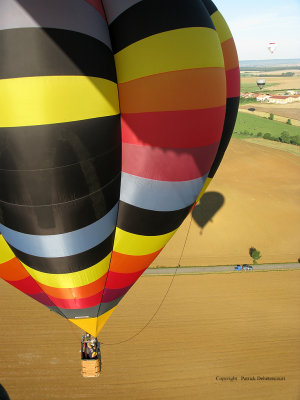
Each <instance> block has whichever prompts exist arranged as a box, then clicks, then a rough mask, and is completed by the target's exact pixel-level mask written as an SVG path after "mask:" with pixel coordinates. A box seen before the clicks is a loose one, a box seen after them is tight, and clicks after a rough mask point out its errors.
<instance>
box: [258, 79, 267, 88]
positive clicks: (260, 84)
mask: <svg viewBox="0 0 300 400" xmlns="http://www.w3.org/2000/svg"><path fill="white" fill-rule="evenodd" d="M256 84H257V86H258V87H259V88H260V90H261V89H262V88H263V87H264V86H265V84H266V81H265V79H257V81H256Z"/></svg>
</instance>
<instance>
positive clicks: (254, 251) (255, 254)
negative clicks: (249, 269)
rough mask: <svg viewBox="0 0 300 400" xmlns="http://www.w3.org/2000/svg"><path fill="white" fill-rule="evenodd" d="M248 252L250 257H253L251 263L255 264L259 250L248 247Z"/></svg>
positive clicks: (258, 257)
mask: <svg viewBox="0 0 300 400" xmlns="http://www.w3.org/2000/svg"><path fill="white" fill-rule="evenodd" d="M249 254H250V257H251V258H253V264H257V260H259V259H260V258H261V254H260V251H258V250H256V248H255V247H250V249H249Z"/></svg>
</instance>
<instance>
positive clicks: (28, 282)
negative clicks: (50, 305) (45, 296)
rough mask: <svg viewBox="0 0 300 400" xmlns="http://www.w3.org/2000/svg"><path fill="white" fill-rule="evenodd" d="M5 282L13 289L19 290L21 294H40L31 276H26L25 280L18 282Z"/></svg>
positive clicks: (40, 291) (39, 289)
mask: <svg viewBox="0 0 300 400" xmlns="http://www.w3.org/2000/svg"><path fill="white" fill-rule="evenodd" d="M7 282H8V283H9V284H10V285H12V286H14V287H15V288H17V289H19V290H21V292H23V293H26V294H29V295H31V294H38V293H42V290H41V288H40V287H39V285H38V284H37V283H36V281H35V280H34V279H32V278H31V276H28V277H27V278H25V279H21V280H19V281H7Z"/></svg>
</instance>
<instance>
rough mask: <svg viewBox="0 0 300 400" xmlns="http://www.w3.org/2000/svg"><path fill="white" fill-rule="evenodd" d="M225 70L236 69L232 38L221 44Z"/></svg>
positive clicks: (236, 63)
mask: <svg viewBox="0 0 300 400" xmlns="http://www.w3.org/2000/svg"><path fill="white" fill-rule="evenodd" d="M222 51H223V57H224V63H225V70H226V71H228V70H229V69H234V68H238V66H239V60H238V55H237V51H236V47H235V44H234V40H233V38H230V39H228V40H226V41H225V42H223V43H222Z"/></svg>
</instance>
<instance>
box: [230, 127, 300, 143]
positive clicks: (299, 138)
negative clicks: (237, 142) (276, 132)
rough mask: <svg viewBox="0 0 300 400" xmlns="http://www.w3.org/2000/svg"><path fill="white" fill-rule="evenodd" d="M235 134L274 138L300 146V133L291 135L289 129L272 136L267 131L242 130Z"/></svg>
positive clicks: (275, 140) (277, 140)
mask: <svg viewBox="0 0 300 400" xmlns="http://www.w3.org/2000/svg"><path fill="white" fill-rule="evenodd" d="M234 133H235V134H238V135H243V136H249V137H258V138H264V139H267V140H273V141H274V142H281V143H289V144H293V145H296V146H300V135H293V136H291V135H290V134H289V133H288V132H287V131H283V132H281V134H280V136H279V137H278V136H272V134H271V133H269V132H266V133H262V132H258V133H252V132H249V131H247V130H245V131H241V132H234Z"/></svg>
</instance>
